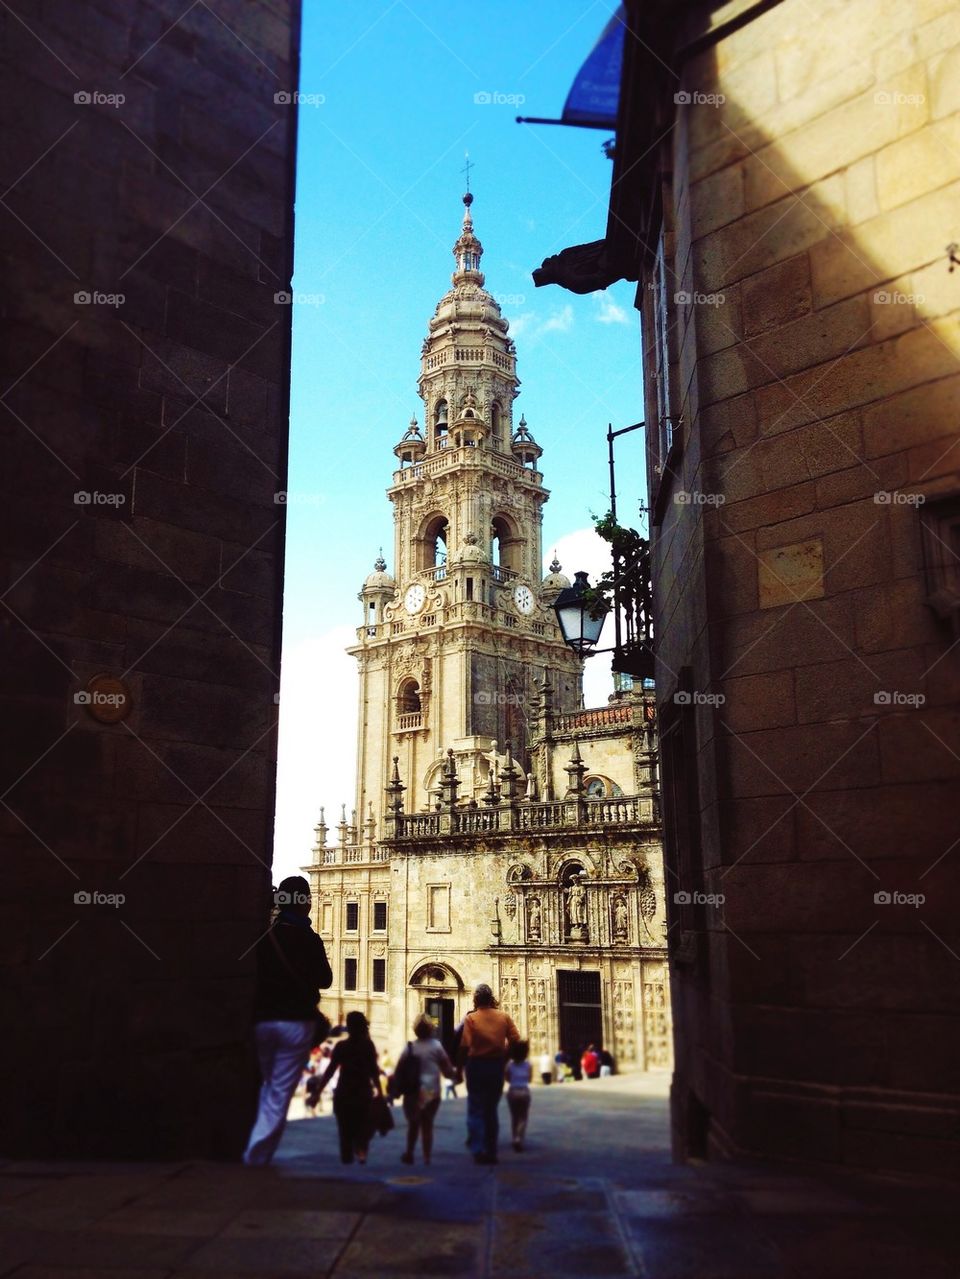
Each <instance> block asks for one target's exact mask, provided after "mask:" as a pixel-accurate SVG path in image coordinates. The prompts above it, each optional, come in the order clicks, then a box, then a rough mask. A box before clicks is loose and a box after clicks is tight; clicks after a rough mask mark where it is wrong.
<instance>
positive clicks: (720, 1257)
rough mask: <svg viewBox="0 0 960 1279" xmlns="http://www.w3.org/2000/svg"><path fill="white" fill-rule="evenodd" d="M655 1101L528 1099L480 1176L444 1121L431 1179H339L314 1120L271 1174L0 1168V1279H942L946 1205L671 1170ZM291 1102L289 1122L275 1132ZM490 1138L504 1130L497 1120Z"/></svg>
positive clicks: (749, 1174)
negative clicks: (522, 1143) (524, 1113)
mask: <svg viewBox="0 0 960 1279" xmlns="http://www.w3.org/2000/svg"><path fill="white" fill-rule="evenodd" d="M666 1092H667V1081H666V1078H665V1077H662V1078H660V1079H654V1080H652V1081H651V1080H650V1079H649V1078H647V1079H644V1078H641V1077H639V1076H635V1077H633V1078H630V1077H624V1078H612V1079H605V1080H596V1081H590V1082H589V1083H588V1082H583V1083H580V1084H564V1085H563V1086H560V1087H557V1086H553V1087H551V1088H546V1089H544V1088H538V1089H537V1090H536V1092H535V1094H534V1100H533V1109H532V1113H531V1123H530V1132H529V1140H528V1148H527V1149H526V1150H525V1151H524V1152H523V1153H522V1154H515V1153H514V1152H513V1150H512V1149H510V1146H509V1143H504V1142H502V1143H501V1161H500V1164H499V1166H498V1167H496V1168H479V1167H476V1166H475V1165H474V1164H473V1163H472V1161H471V1160H470V1158H469V1156H468V1155H467V1152H466V1151H465V1149H464V1147H463V1137H464V1102H463V1099H462V1097H461V1098H460V1099H459V1100H457V1101H451V1102H448V1103H444V1105H443V1106H442V1108H441V1112H440V1117H439V1119H438V1125H437V1134H436V1135H437V1148H436V1151H435V1156H434V1163H433V1164H432V1166H431V1167H430V1168H426V1169H425V1168H424V1167H423V1166H422V1165H421V1164H420V1163H419V1162H418V1163H417V1165H416V1166H414V1167H413V1168H408V1167H406V1166H404V1165H403V1164H401V1163H400V1152H401V1150H402V1139H401V1136H400V1133H399V1132H398V1131H395V1132H393V1133H391V1134H390V1135H389V1136H388V1137H386V1138H384V1139H379V1138H377V1139H375V1142H374V1145H373V1147H372V1150H371V1159H370V1163H369V1164H368V1165H367V1167H366V1168H360V1167H356V1166H355V1167H350V1168H342V1167H341V1165H340V1164H339V1162H338V1161H337V1157H336V1152H335V1131H334V1126H333V1120H332V1119H331V1118H330V1117H329V1116H325V1117H323V1118H318V1119H315V1120H307V1119H304V1120H299V1121H294V1122H292V1123H291V1124H290V1125H289V1126H288V1129H287V1135H286V1136H285V1138H284V1142H283V1145H282V1147H281V1151H280V1155H279V1157H278V1159H277V1162H276V1163H275V1165H274V1167H273V1168H271V1169H268V1170H252V1169H246V1168H243V1167H240V1166H233V1165H224V1164H212V1163H178V1164H128V1165H120V1164H79V1163H77V1164H49V1163H44V1164H41V1163H26V1162H19V1163H10V1162H8V1163H5V1164H4V1165H2V1167H0V1194H2V1208H0V1213H2V1226H0V1230H2V1233H0V1275H3V1276H15V1277H16V1279H97V1277H99V1276H103V1277H104V1279H174V1277H175V1276H203V1275H206V1276H216V1279H240V1277H241V1276H242V1277H243V1279H286V1277H287V1276H290V1277H291V1279H292V1277H293V1276H305V1275H312V1276H317V1277H318V1279H319V1277H321V1276H328V1275H330V1276H336V1279H349V1277H350V1276H356V1277H357V1279H360V1277H363V1279H371V1277H372V1276H389V1277H390V1279H412V1277H413V1276H417V1277H418V1279H422V1276H426V1275H458V1276H463V1277H464V1279H468V1277H469V1279H473V1277H474V1276H476V1277H477V1279H479V1277H480V1276H488V1275H496V1276H504V1277H505V1279H507V1277H509V1279H548V1277H550V1279H552V1277H557V1279H566V1276H571V1277H572V1276H579V1277H582V1279H621V1277H624V1276H642V1277H643V1279H780V1277H781V1276H783V1277H785V1279H786V1277H789V1279H868V1276H869V1279H893V1276H898V1277H899V1276H902V1275H904V1274H907V1275H909V1276H910V1277H911V1279H954V1276H956V1274H957V1273H958V1269H960V1261H958V1246H957V1227H956V1222H957V1216H958V1209H960V1192H956V1191H949V1192H945V1191H943V1190H936V1189H934V1188H932V1187H923V1186H920V1185H917V1184H915V1183H914V1184H911V1185H908V1184H905V1183H902V1182H897V1181H893V1180H890V1179H880V1178H877V1179H866V1178H863V1177H844V1176H840V1175H837V1174H833V1175H831V1176H830V1177H829V1178H823V1177H818V1176H814V1175H810V1174H808V1173H803V1172H800V1171H797V1172H790V1171H770V1170H768V1169H762V1168H745V1167H742V1166H740V1167H736V1168H735V1167H732V1166H709V1167H707V1166H695V1167H691V1166H687V1167H678V1166H676V1165H674V1164H672V1163H671V1162H670V1159H669V1155H668V1152H667V1149H666V1133H667V1103H666ZM298 1106H299V1102H295V1103H294V1112H293V1113H296V1109H297V1107H298ZM503 1112H504V1113H503V1116H502V1118H503V1119H504V1120H506V1108H505V1106H504V1107H503Z"/></svg>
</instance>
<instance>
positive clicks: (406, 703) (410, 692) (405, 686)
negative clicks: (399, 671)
mask: <svg viewBox="0 0 960 1279" xmlns="http://www.w3.org/2000/svg"><path fill="white" fill-rule="evenodd" d="M422 710H423V707H422V706H421V703H420V685H419V684H418V683H417V681H416V680H415V679H408V680H404V682H403V683H402V684H401V685H400V691H399V692H398V693H397V714H398V715H419V714H420V713H421V711H422Z"/></svg>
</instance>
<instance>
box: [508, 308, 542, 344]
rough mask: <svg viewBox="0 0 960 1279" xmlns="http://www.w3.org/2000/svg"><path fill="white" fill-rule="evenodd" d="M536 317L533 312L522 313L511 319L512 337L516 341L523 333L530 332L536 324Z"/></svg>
mask: <svg viewBox="0 0 960 1279" xmlns="http://www.w3.org/2000/svg"><path fill="white" fill-rule="evenodd" d="M536 318H537V317H536V316H535V315H534V313H533V312H532V311H521V312H520V314H519V315H516V316H513V315H511V316H510V317H509V319H510V336H511V337H512V338H513V339H514V341H516V339H517V338H518V337H519V336H520V334H521V333H526V332H528V331H529V330H530V329H531V328H532V327H533V325H534V323H535V322H536Z"/></svg>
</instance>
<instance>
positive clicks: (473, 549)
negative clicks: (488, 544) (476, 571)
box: [457, 533, 490, 564]
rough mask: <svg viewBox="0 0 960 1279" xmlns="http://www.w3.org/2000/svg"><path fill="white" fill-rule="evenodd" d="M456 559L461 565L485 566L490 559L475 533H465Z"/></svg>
mask: <svg viewBox="0 0 960 1279" xmlns="http://www.w3.org/2000/svg"><path fill="white" fill-rule="evenodd" d="M457 558H458V561H459V562H460V563H461V564H487V563H489V558H490V557H489V556H488V555H486V554H485V552H484V550H483V547H482V546H481V545H480V539H479V537H477V535H476V533H466V534H464V538H463V545H462V546H461V547H460V554H459V556H458V557H457Z"/></svg>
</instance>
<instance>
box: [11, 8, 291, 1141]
mask: <svg viewBox="0 0 960 1279" xmlns="http://www.w3.org/2000/svg"><path fill="white" fill-rule="evenodd" d="M299 10H300V5H299V0H288V2H283V3H281V2H279V0H223V2H221V3H218V4H217V5H216V13H214V12H213V10H212V9H210V8H207V7H206V6H204V5H195V6H185V5H180V4H175V3H173V0H71V3H62V2H60V0H51V3H44V4H43V5H31V4H27V3H24V0H11V4H10V5H8V6H6V7H5V9H4V10H3V12H2V13H0V28H2V38H0V45H2V47H3V48H4V50H5V63H4V66H3V72H2V75H0V96H2V99H3V107H4V110H5V113H6V118H7V119H8V121H10V122H11V128H10V131H9V134H8V139H9V143H10V145H9V147H8V149H7V151H6V152H5V155H6V159H5V161H4V165H3V187H4V189H5V191H6V195H5V197H4V203H3V207H2V208H0V221H2V231H3V249H2V252H3V272H4V276H5V280H6V286H7V287H6V296H7V301H6V303H5V308H6V319H7V321H8V324H9V333H10V338H9V340H8V341H6V342H5V343H4V346H3V351H2V353H0V363H2V371H0V395H2V406H3V412H2V413H0V431H2V435H3V451H4V467H3V472H2V480H0V486H2V500H0V507H2V519H3V537H2V541H0V596H2V608H0V635H2V645H3V657H2V661H0V671H2V675H0V679H2V693H0V696H2V699H3V718H4V725H5V731H4V735H3V736H4V742H3V747H2V755H0V796H2V805H0V836H2V839H3V847H4V853H3V856H4V863H3V865H4V879H5V885H6V891H5V893H4V905H3V907H2V926H0V966H2V968H3V977H2V981H0V986H2V990H3V996H2V1005H0V1007H2V1012H3V1017H4V1024H5V1026H6V1027H7V1029H8V1036H9V1040H10V1044H11V1052H10V1053H8V1057H7V1071H6V1077H7V1083H6V1084H5V1086H4V1089H3V1093H2V1097H0V1131H2V1133H3V1153H4V1154H17V1153H19V1154H26V1155H33V1156H36V1155H41V1156H42V1155H47V1154H52V1153H56V1154H63V1155H71V1156H115V1157H121V1158H147V1157H152V1158H157V1157H178V1156H184V1155H194V1156H196V1155H202V1156H213V1157H224V1156H230V1155H235V1154H236V1153H237V1152H238V1151H239V1149H240V1148H241V1147H242V1142H243V1140H244V1138H245V1135H246V1127H247V1124H248V1119H249V1115H250V1109H251V1104H252V1100H253V1092H254V1088H255V1085H256V1075H255V1072H254V1069H253V1065H252V1061H251V1060H250V1055H249V1052H248V1037H249V1023H250V1011H251V999H252V961H251V959H250V956H249V952H250V948H251V946H252V945H253V943H254V942H255V940H256V938H257V937H258V936H259V934H260V933H261V932H262V930H263V928H264V926H265V923H266V920H267V918H268V911H269V887H270V882H271V875H270V863H271V857H272V835H271V830H272V813H273V793H274V771H275V770H274V758H275V726H276V717H277V705H276V702H275V693H276V691H277V689H278V687H279V661H280V616H281V606H280V601H281V584H282V570H283V544H284V543H283V539H284V512H285V508H284V506H283V505H280V504H277V503H276V502H275V500H274V495H275V494H276V493H277V492H278V491H281V490H285V489H286V487H287V483H286V449H287V415H288V383H289V373H290V354H289V353H290V322H291V308H290V307H289V306H282V305H277V304H276V302H275V300H274V295H275V294H276V293H277V292H280V291H282V290H287V289H289V286H290V278H291V274H292V261H293V195H294V154H295V142H296V136H295V135H296V110H295V108H294V107H291V106H289V105H287V104H285V103H283V102H277V101H275V96H274V95H275V94H277V93H279V92H284V93H289V92H291V91H293V90H295V89H296V87H297V77H298V65H299V19H300V12H299ZM245 1063H248V1065H245Z"/></svg>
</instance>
